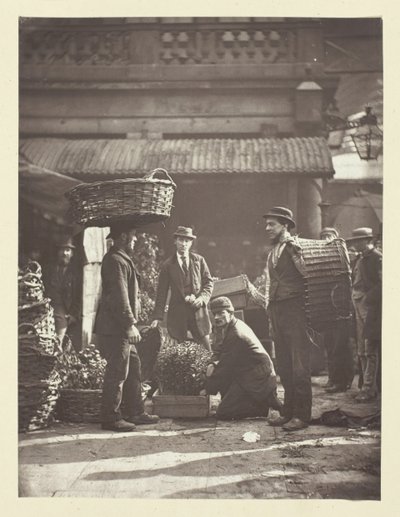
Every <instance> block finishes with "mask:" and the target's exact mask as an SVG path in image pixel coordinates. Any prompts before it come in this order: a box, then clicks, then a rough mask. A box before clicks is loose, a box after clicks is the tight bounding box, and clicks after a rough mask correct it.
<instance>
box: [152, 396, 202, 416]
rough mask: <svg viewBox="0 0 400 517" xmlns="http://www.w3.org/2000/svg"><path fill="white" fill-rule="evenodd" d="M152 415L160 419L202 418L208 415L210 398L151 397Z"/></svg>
mask: <svg viewBox="0 0 400 517" xmlns="http://www.w3.org/2000/svg"><path fill="white" fill-rule="evenodd" d="M152 400H153V413H154V414H155V415H158V416H159V417H161V418H203V417H207V416H208V415H209V413H210V397H209V396H203V395H156V394H155V395H153V399H152Z"/></svg>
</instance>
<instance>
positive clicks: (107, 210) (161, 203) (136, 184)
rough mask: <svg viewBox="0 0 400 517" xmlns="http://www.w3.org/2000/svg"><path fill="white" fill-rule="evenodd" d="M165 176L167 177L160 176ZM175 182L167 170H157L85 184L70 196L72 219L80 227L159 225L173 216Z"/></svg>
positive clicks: (68, 195) (69, 193) (70, 214)
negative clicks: (116, 224) (126, 223)
mask: <svg viewBox="0 0 400 517" xmlns="http://www.w3.org/2000/svg"><path fill="white" fill-rule="evenodd" d="M157 174H159V175H160V174H162V175H163V176H164V177H162V178H160V177H156V175H157ZM175 189H176V185H175V183H174V182H173V181H172V179H171V177H170V176H169V174H168V172H167V171H166V170H165V169H161V168H158V169H154V170H153V171H152V172H150V173H148V174H147V175H146V176H144V177H143V178H125V179H116V180H110V181H98V182H93V183H82V184H80V185H77V186H76V187H74V188H73V189H72V190H70V191H69V192H67V193H66V197H67V198H68V200H69V203H70V207H69V217H70V219H71V220H72V221H73V222H74V223H77V224H82V225H85V226H86V227H88V226H99V227H105V226H109V225H110V223H117V222H126V221H129V222H132V223H135V224H136V225H142V224H149V223H155V222H159V221H163V220H164V219H167V218H168V217H169V216H170V214H171V208H172V200H173V196H174V191H175Z"/></svg>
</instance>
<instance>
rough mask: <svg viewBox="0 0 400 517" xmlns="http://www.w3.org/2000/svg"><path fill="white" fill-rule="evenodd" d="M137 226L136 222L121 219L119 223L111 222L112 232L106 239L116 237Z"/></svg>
mask: <svg viewBox="0 0 400 517" xmlns="http://www.w3.org/2000/svg"><path fill="white" fill-rule="evenodd" d="M135 228H136V226H135V224H134V223H132V222H129V221H120V222H117V223H111V224H110V233H109V234H108V235H107V237H106V239H115V238H117V237H119V236H120V235H121V233H128V232H130V231H131V230H134V229H135Z"/></svg>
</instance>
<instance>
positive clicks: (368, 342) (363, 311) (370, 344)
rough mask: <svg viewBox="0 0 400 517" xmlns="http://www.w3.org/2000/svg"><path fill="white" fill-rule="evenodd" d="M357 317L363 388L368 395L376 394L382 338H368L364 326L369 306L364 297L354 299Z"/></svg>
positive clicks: (358, 349)
mask: <svg viewBox="0 0 400 517" xmlns="http://www.w3.org/2000/svg"><path fill="white" fill-rule="evenodd" d="M353 306H354V314H355V317H356V335H357V354H358V357H359V359H360V365H361V370H362V378H363V382H362V385H361V390H362V391H365V392H366V393H368V395H372V396H374V395H376V392H377V377H378V374H379V368H380V365H379V355H380V345H381V343H380V340H377V339H366V338H365V335H364V326H365V321H366V317H367V307H366V304H365V301H364V298H361V299H357V300H355V299H353Z"/></svg>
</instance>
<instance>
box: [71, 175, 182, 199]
mask: <svg viewBox="0 0 400 517" xmlns="http://www.w3.org/2000/svg"><path fill="white" fill-rule="evenodd" d="M141 183H143V184H144V183H150V184H152V183H153V184H154V183H158V184H161V185H165V186H167V187H172V188H173V189H174V190H176V185H175V183H174V182H172V181H170V180H167V179H161V178H118V179H114V180H104V181H93V182H90V183H80V184H79V185H76V186H75V187H73V188H72V189H71V190H68V191H67V192H66V193H65V196H66V197H67V198H69V197H70V196H72V195H74V194H76V193H79V192H80V191H81V190H85V189H87V188H101V187H105V186H108V185H110V186H118V185H131V184H141Z"/></svg>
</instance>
